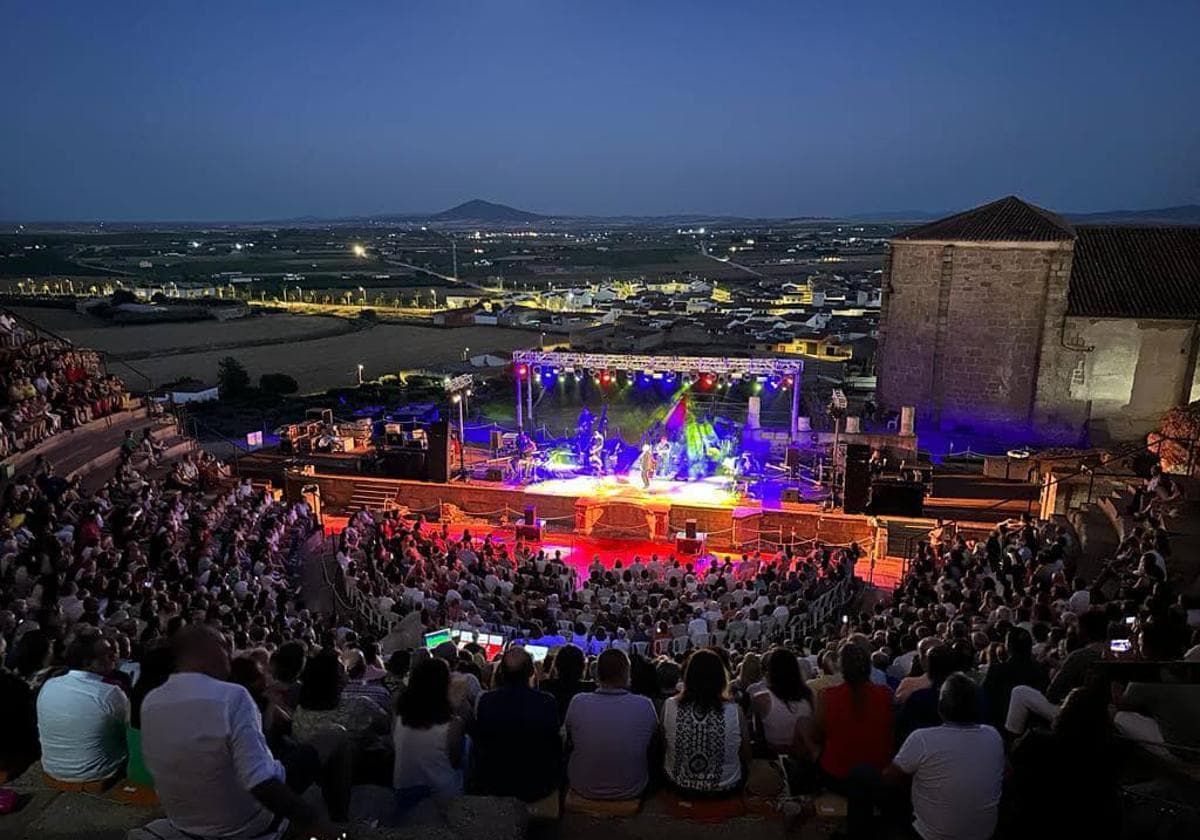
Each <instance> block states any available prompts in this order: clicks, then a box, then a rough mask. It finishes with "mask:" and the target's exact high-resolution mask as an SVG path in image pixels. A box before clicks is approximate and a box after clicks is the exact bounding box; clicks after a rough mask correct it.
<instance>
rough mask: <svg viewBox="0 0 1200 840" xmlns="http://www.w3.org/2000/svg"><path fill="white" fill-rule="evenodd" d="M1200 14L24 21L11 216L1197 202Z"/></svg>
mask: <svg viewBox="0 0 1200 840" xmlns="http://www.w3.org/2000/svg"><path fill="white" fill-rule="evenodd" d="M1197 32H1200V2H1197V0H1177V2H1171V3H1159V2H1147V1H1146V0H1138V2H1131V0H1122V1H1121V2H1105V1H1104V0H1073V1H1072V2H1067V0H1037V2H986V3H985V2H974V0H956V1H955V2H945V3H933V2H917V3H904V2H896V0H888V1H887V2H882V3H875V2H853V3H840V2H809V1H808V0H786V1H785V2H772V3H768V2H753V1H752V0H724V1H723V2H702V1H701V0H691V1H690V2H678V3H676V2H664V1H663V0H653V2H651V1H650V0H603V2H582V0H580V2H575V1H574V0H546V2H521V0H483V1H482V2H454V0H437V1H436V2H435V0H425V2H417V0H389V2H379V3H366V2H345V3H342V2H337V3H334V2H325V1H324V0H322V2H298V1H297V0H294V1H293V2H260V1H259V0H244V2H219V1H218V0H205V1H204V2H190V3H186V2H132V0H130V2H124V1H123V2H113V3H109V2H98V1H97V0H80V1H79V2H71V3H66V2H54V1H53V0H37V1H36V2H35V0H22V1H21V2H18V0H3V2H2V3H0V74H2V78H3V91H4V95H3V98H2V100H0V108H2V110H0V114H3V118H2V119H0V218H8V219H17V218H21V219H67V218H70V219H83V218H96V219H110V220H118V219H254V218H269V217H283V216H298V215H305V214H317V215H345V214H359V213H364V214H366V213H379V212H406V211H422V210H436V209H441V208H444V207H447V206H450V205H452V204H455V203H457V202H459V201H462V200H465V199H468V198H472V197H476V196H478V197H483V198H488V199H491V200H495V201H502V202H506V203H509V204H513V205H516V206H519V207H523V208H527V209H531V210H537V211H542V212H551V213H554V212H558V213H581V214H622V213H655V214H658V213H673V212H690V211H696V212H708V213H737V214H746V215H792V214H838V213H852V212H860V211H875V210H896V209H908V208H920V209H929V210H942V209H948V208H959V207H964V206H968V205H971V204H973V203H977V202H980V201H982V200H985V199H989V198H994V197H997V196H1000V195H1004V194H1007V193H1017V194H1020V195H1022V196H1024V197H1026V198H1028V199H1030V200H1033V201H1035V202H1038V203H1041V204H1043V205H1046V206H1049V207H1051V208H1055V209H1059V210H1100V209H1113V208H1118V207H1120V208H1141V207H1156V206H1165V205H1172V204H1182V203H1190V202H1196V201H1200V107H1198V103H1200V48H1198V47H1197V40H1196V36H1197Z"/></svg>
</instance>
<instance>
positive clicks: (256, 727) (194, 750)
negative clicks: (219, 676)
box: [142, 673, 284, 838]
mask: <svg viewBox="0 0 1200 840" xmlns="http://www.w3.org/2000/svg"><path fill="white" fill-rule="evenodd" d="M142 755H143V757H144V758H145V760H146V767H147V768H149V770H150V773H151V774H152V775H153V776H154V787H155V791H156V792H157V793H158V800H159V802H161V803H162V806H163V810H164V811H165V812H166V814H167V817H168V818H169V819H170V820H171V824H172V825H174V826H175V828H177V829H179V830H180V831H184V832H187V833H188V834H195V835H199V836H200V837H227V838H251V837H258V836H259V835H261V834H263V833H264V832H265V831H266V830H267V828H268V827H269V826H270V825H271V823H272V822H273V820H274V816H273V815H272V814H271V812H270V811H268V810H267V809H266V808H264V807H263V805H262V804H261V803H260V802H259V801H258V800H257V799H256V798H255V797H254V795H253V794H252V793H250V791H251V790H253V789H254V788H256V787H258V786H259V785H260V784H262V783H263V782H267V781H270V780H272V779H275V780H277V781H283V780H284V770H283V765H282V764H280V763H279V762H278V761H276V760H275V759H274V757H272V755H271V751H270V750H269V749H268V748H267V740H266V738H265V737H263V731H262V717H261V716H260V715H259V713H258V708H257V707H256V706H255V705H254V701H253V700H252V699H251V698H250V694H249V692H247V691H246V689H244V688H242V686H240V685H236V684H234V683H227V682H222V681H221V680H215V679H213V678H212V677H209V676H206V675H204V674H196V673H181V674H172V675H171V677H170V678H169V679H168V680H167V681H166V683H165V684H163V685H162V686H160V687H159V688H156V689H154V690H153V691H151V692H150V693H149V694H147V695H146V699H145V701H144V702H143V703H142Z"/></svg>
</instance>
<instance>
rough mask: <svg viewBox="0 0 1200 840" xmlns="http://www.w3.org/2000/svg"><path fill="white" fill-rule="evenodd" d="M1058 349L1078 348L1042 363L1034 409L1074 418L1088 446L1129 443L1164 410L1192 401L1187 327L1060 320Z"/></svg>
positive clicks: (1191, 342)
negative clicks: (1082, 425)
mask: <svg viewBox="0 0 1200 840" xmlns="http://www.w3.org/2000/svg"><path fill="white" fill-rule="evenodd" d="M1065 337H1066V343H1067V344H1068V345H1070V346H1074V347H1080V348H1086V349H1081V350H1075V351H1072V352H1070V353H1060V354H1058V357H1057V358H1055V359H1054V360H1053V363H1051V360H1049V359H1047V363H1046V364H1045V365H1044V367H1043V370H1042V376H1041V381H1042V382H1043V383H1045V384H1044V387H1043V390H1042V391H1041V392H1040V393H1039V406H1040V407H1044V408H1045V410H1046V412H1047V414H1057V415H1058V416H1062V417H1082V418H1084V419H1085V420H1086V422H1087V423H1088V426H1089V432H1090V434H1091V437H1092V438H1093V440H1095V441H1099V442H1103V441H1106V440H1132V439H1136V438H1140V437H1142V436H1144V435H1145V434H1146V433H1147V432H1149V431H1151V430H1153V429H1154V428H1156V427H1157V425H1158V421H1159V418H1160V417H1161V416H1162V414H1163V412H1164V411H1166V410H1167V409H1168V408H1171V407H1173V406H1175V405H1178V404H1180V403H1181V402H1185V401H1188V400H1190V399H1191V398H1192V394H1193V392H1194V389H1195V380H1196V360H1195V345H1196V331H1195V329H1194V325H1193V324H1192V322H1190V321H1163V320H1135V319H1129V318H1074V317H1072V318H1068V319H1067V320H1066V327H1065Z"/></svg>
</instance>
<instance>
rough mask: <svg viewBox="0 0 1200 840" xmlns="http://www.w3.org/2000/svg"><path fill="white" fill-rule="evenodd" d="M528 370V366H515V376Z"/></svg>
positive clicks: (522, 374)
mask: <svg viewBox="0 0 1200 840" xmlns="http://www.w3.org/2000/svg"><path fill="white" fill-rule="evenodd" d="M528 372H529V368H527V367H525V365H518V366H517V376H524V375H525V374H526V373H528Z"/></svg>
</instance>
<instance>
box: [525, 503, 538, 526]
mask: <svg viewBox="0 0 1200 840" xmlns="http://www.w3.org/2000/svg"><path fill="white" fill-rule="evenodd" d="M536 523H537V508H536V507H534V506H533V505H526V506H525V524H526V525H534V524H536Z"/></svg>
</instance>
